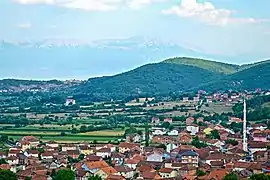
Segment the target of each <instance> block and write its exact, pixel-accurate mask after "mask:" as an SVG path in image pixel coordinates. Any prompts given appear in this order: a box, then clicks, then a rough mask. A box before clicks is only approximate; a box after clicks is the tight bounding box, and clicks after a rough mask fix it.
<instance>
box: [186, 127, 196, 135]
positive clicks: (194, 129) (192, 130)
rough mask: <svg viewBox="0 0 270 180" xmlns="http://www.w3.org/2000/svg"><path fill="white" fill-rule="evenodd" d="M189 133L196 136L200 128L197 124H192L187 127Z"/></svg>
mask: <svg viewBox="0 0 270 180" xmlns="http://www.w3.org/2000/svg"><path fill="white" fill-rule="evenodd" d="M186 129H187V131H188V132H190V134H191V135H193V136H194V135H196V134H197V133H198V132H199V126H198V125H197V124H191V125H188V126H187V127H186Z"/></svg>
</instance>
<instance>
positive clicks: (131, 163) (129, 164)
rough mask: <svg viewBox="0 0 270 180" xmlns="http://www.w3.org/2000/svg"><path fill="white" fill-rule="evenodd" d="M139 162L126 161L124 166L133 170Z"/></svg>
mask: <svg viewBox="0 0 270 180" xmlns="http://www.w3.org/2000/svg"><path fill="white" fill-rule="evenodd" d="M139 162H140V160H136V159H126V160H125V165H126V166H128V167H130V168H131V169H133V170H135V169H136V167H137V165H138V163H139Z"/></svg>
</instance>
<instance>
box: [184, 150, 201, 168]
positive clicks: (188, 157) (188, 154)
mask: <svg viewBox="0 0 270 180" xmlns="http://www.w3.org/2000/svg"><path fill="white" fill-rule="evenodd" d="M179 157H180V161H181V163H182V164H187V165H190V166H194V167H198V164H199V155H198V154H197V153H196V152H194V151H191V150H189V151H185V152H183V153H182V154H180V155H179Z"/></svg>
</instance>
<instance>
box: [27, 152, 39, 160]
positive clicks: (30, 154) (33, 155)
mask: <svg viewBox="0 0 270 180" xmlns="http://www.w3.org/2000/svg"><path fill="white" fill-rule="evenodd" d="M27 154H28V156H32V157H36V158H38V154H39V152H38V150H29V151H28V153H27Z"/></svg>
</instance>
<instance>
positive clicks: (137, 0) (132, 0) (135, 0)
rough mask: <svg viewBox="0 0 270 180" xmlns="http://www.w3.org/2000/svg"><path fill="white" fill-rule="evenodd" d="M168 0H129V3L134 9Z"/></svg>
mask: <svg viewBox="0 0 270 180" xmlns="http://www.w3.org/2000/svg"><path fill="white" fill-rule="evenodd" d="M165 1H166V0H129V1H127V4H128V6H129V7H130V8H132V9H140V8H142V7H143V6H146V5H150V4H152V3H155V2H165Z"/></svg>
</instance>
